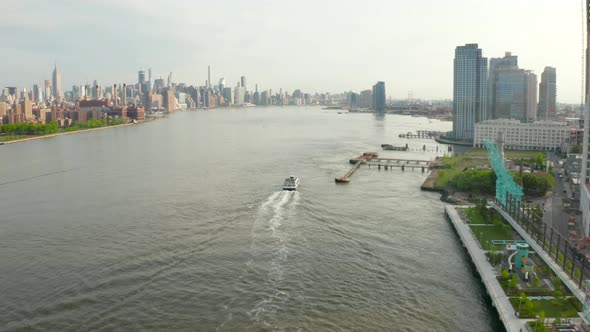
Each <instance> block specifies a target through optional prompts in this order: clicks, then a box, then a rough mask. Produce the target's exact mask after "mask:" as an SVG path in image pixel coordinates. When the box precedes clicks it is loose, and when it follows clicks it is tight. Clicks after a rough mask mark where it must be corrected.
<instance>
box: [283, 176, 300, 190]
mask: <svg viewBox="0 0 590 332" xmlns="http://www.w3.org/2000/svg"><path fill="white" fill-rule="evenodd" d="M297 186H299V179H298V178H296V177H294V176H290V177H288V178H286V179H285V182H284V183H283V190H289V191H294V190H297Z"/></svg>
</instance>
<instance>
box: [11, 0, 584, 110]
mask: <svg viewBox="0 0 590 332" xmlns="http://www.w3.org/2000/svg"><path fill="white" fill-rule="evenodd" d="M505 5H509V6H508V7H507V6H505ZM579 7H581V5H580V4H579V3H569V2H564V3H559V4H556V3H554V2H551V1H528V0H527V1H521V2H508V1H504V0H501V1H496V2H494V3H476V4H474V3H471V2H468V1H467V0H457V1H454V2H452V3H437V2H432V3H428V4H424V3H422V4H416V3H398V2H392V3H390V2H384V1H370V2H367V3H363V5H358V4H357V3H355V2H349V1H345V2H338V3H319V4H315V3H312V2H307V1H303V2H300V3H297V4H275V3H273V2H269V1H253V2H248V3H247V4H245V3H240V2H237V1H225V2H220V3H208V4H196V3H191V2H184V1H171V2H165V3H161V2H149V3H144V2H137V1H123V2H116V1H99V2H96V3H93V4H78V3H68V2H65V1H56V2H51V3H45V2H41V1H34V0H29V1H22V2H19V3H17V4H14V5H11V6H9V8H7V11H8V12H7V13H6V14H7V15H6V18H5V19H4V20H3V21H2V22H0V27H1V28H2V29H3V31H6V34H5V37H6V38H5V40H4V45H5V47H4V50H3V58H4V61H3V62H2V63H1V64H0V72H2V73H3V75H2V76H1V77H0V85H2V86H19V87H21V86H22V87H30V86H31V85H32V84H42V83H43V81H44V80H45V79H48V78H50V77H51V76H50V75H51V72H49V71H48V68H52V67H53V65H54V63H55V62H57V64H58V66H59V68H60V71H61V72H62V77H63V82H62V88H63V89H69V87H71V86H72V85H75V84H83V83H86V82H92V81H93V80H95V79H96V80H98V81H99V82H103V83H104V84H112V83H121V82H135V81H136V79H137V76H136V75H137V71H138V70H139V69H141V68H143V69H147V68H152V70H153V72H154V73H155V75H154V76H155V78H157V77H159V76H163V77H166V76H165V75H167V74H168V73H169V72H173V73H174V77H175V81H177V82H184V83H187V84H189V85H204V81H205V80H206V79H207V65H211V72H212V73H211V76H212V81H213V82H212V83H215V82H216V80H217V79H219V78H222V77H223V78H225V79H226V81H227V82H231V83H232V84H233V82H237V81H238V80H239V79H240V76H242V75H243V76H246V77H248V79H249V82H251V85H252V84H255V83H258V84H259V85H260V86H267V87H282V88H283V89H284V90H287V91H293V90H295V89H298V88H301V89H305V90H307V91H310V92H327V91H330V92H341V91H349V90H353V91H360V90H362V89H364V88H365V87H366V86H367V85H370V84H373V83H374V82H376V81H379V80H383V81H386V82H388V84H387V87H386V88H387V91H386V93H387V95H388V96H391V97H392V98H406V97H407V96H408V93H409V92H410V91H412V92H413V95H414V97H416V98H424V99H451V98H452V79H453V78H452V76H453V75H452V73H453V66H452V60H450V59H452V58H453V56H452V55H453V49H454V47H455V46H456V45H462V44H466V43H478V44H479V45H480V47H481V48H482V49H483V50H484V54H483V55H484V56H485V57H488V58H492V57H501V56H502V55H503V54H504V52H507V51H509V52H512V53H513V54H516V55H518V56H519V60H520V64H521V66H522V67H523V68H527V69H531V70H533V71H534V72H535V73H536V74H537V75H538V76H540V75H541V73H542V71H543V69H544V68H545V66H551V67H555V68H557V69H558V70H559V76H558V81H557V85H558V86H559V87H560V88H559V91H558V93H557V95H558V97H557V98H558V102H566V103H578V102H579V101H580V95H581V77H582V74H581V70H582V58H581V57H582V53H583V51H582V50H583V47H584V45H583V43H582V40H583V37H584V34H583V18H582V17H581V15H580V8H579ZM506 8H509V10H507V9H506ZM65 13H67V14H65ZM58 14H61V16H59V15H58ZM23 17H27V19H26V20H23V19H22V18H23ZM48 17H57V18H56V19H51V20H49V19H48ZM556 20H559V24H554V22H555V21H556ZM131 22H133V23H132V24H131ZM547 22H553V23H551V24H549V23H547ZM23 63H25V64H26V65H24V66H23V65H22V64H23ZM158 74H160V75H158Z"/></svg>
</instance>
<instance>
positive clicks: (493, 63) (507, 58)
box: [487, 52, 518, 119]
mask: <svg viewBox="0 0 590 332" xmlns="http://www.w3.org/2000/svg"><path fill="white" fill-rule="evenodd" d="M511 67H518V57H517V56H516V55H512V53H511V52H506V53H504V57H503V58H491V59H490V69H489V72H488V96H487V98H488V106H487V113H488V118H490V119H496V118H498V117H497V116H496V114H495V109H496V103H495V101H496V85H495V83H496V78H497V71H498V70H499V69H501V68H511Z"/></svg>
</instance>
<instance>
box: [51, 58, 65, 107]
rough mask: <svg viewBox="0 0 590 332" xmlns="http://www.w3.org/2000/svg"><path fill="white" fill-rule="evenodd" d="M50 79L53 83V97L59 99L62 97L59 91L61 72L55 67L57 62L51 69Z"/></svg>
mask: <svg viewBox="0 0 590 332" xmlns="http://www.w3.org/2000/svg"><path fill="white" fill-rule="evenodd" d="M52 80H53V84H52V87H53V98H54V99H56V100H60V99H62V98H63V92H62V91H61V73H60V72H59V70H58V69H57V64H56V65H55V68H54V69H53V75H52Z"/></svg>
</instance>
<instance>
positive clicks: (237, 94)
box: [234, 84, 246, 105]
mask: <svg viewBox="0 0 590 332" xmlns="http://www.w3.org/2000/svg"><path fill="white" fill-rule="evenodd" d="M245 95H246V88H244V87H243V86H240V84H238V85H237V86H236V89H235V91H234V105H244V100H245Z"/></svg>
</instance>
